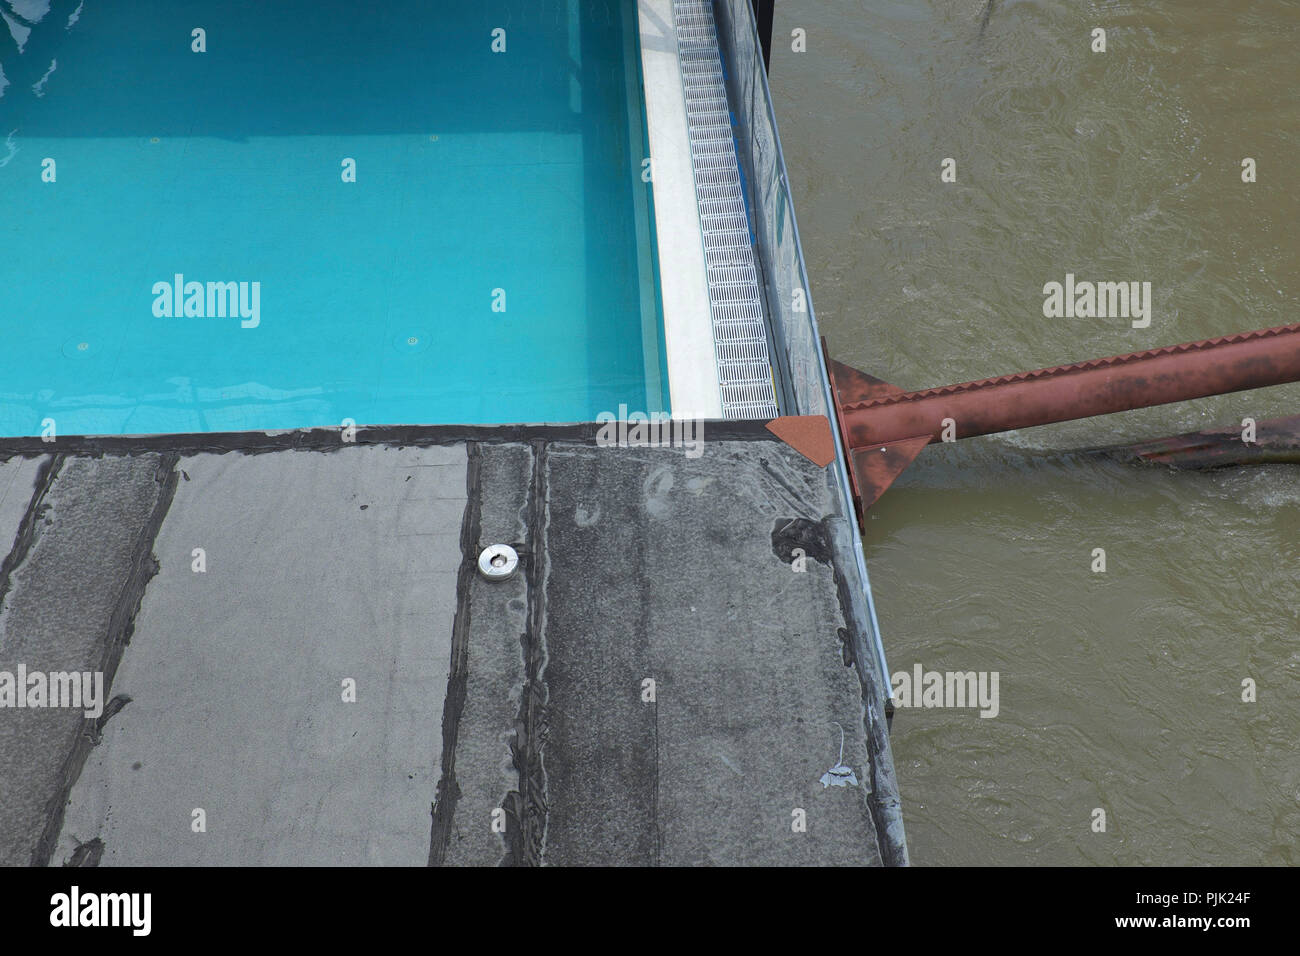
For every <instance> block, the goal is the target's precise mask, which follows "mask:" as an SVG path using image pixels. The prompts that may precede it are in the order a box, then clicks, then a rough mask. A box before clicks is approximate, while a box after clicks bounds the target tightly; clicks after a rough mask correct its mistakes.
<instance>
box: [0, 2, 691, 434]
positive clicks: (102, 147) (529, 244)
mask: <svg viewBox="0 0 1300 956" xmlns="http://www.w3.org/2000/svg"><path fill="white" fill-rule="evenodd" d="M7 2H8V3H12V2H13V0H7ZM13 6H14V9H15V10H16V11H17V13H18V14H19V15H20V16H19V17H12V16H6V18H5V20H6V25H7V26H8V29H5V28H4V27H0V66H2V67H3V69H4V72H5V79H4V80H0V435H9V436H13V435H35V434H41V433H42V431H43V430H46V431H48V430H50V429H51V427H52V428H53V429H54V430H55V431H56V433H57V434H60V435H63V434H152V433H169V432H203V431H243V430H262V429H284V428H301V427H314V426H338V425H340V424H341V423H344V422H345V421H347V420H350V421H352V422H355V423H357V424H363V425H364V424H419V423H448V424H450V423H474V424H479V423H481V424H493V423H502V422H543V421H552V422H564V421H590V420H594V419H595V417H596V416H597V415H598V414H599V413H600V412H602V411H613V410H616V409H618V407H619V405H626V406H628V407H629V408H631V409H640V410H645V411H648V412H652V411H660V410H667V408H668V397H667V393H668V390H667V387H666V382H665V375H664V372H663V368H664V365H663V357H662V356H663V348H662V322H661V320H660V317H659V316H660V306H659V302H658V299H659V294H658V284H657V281H656V276H655V268H656V267H655V260H654V252H653V249H654V246H653V242H652V235H651V230H652V226H651V215H650V212H649V186H648V185H647V184H646V183H644V182H643V181H642V177H641V160H642V157H643V156H644V155H645V146H644V141H645V136H644V128H643V102H642V94H641V84H640V79H639V60H638V56H637V46H636V43H637V40H636V24H635V22H634V21H635V4H632V3H625V2H620V0H526V2H524V0H512V2H507V0H465V2H455V3H450V2H449V3H437V4H430V3H428V2H416V0H395V2H388V3H384V4H381V5H375V6H374V7H370V6H367V5H364V4H342V3H337V2H324V3H322V2H320V0H313V2H306V0H279V2H276V3H266V2H264V0H230V2H224V3H221V4H211V3H196V2H190V0H185V2H178V0H137V2H135V3H133V4H131V5H130V6H129V7H126V8H122V7H113V6H111V5H108V4H100V3H97V2H94V0H85V2H84V3H80V4H79V3H78V2H76V0H72V2H66V0H52V2H51V0H24V2H18V3H14V4H13ZM0 10H9V6H7V5H6V3H0ZM43 10H48V12H47V13H44V14H43V15H42V11H43ZM37 16H39V19H33V18H34V17H37ZM20 17H22V18H25V21H26V22H24V19H20ZM196 30H201V31H202V33H201V34H196V33H195V32H194V31H196ZM24 31H26V32H24ZM200 40H201V41H202V43H201V44H200ZM200 45H202V46H203V47H204V49H203V51H202V52H196V50H195V47H197V46H200ZM19 47H21V48H22V52H21V53H18V49H19ZM51 66H52V69H51ZM47 74H48V75H47ZM50 179H52V180H53V181H47V180H50ZM51 422H52V425H51V424H46V423H51Z"/></svg>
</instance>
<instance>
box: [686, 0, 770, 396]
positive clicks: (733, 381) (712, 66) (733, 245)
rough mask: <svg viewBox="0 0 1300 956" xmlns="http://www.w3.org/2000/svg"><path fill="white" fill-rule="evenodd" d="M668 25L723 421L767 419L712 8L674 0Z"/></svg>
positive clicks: (764, 358) (758, 328)
mask: <svg viewBox="0 0 1300 956" xmlns="http://www.w3.org/2000/svg"><path fill="white" fill-rule="evenodd" d="M673 20H674V25H675V26H676V30H677V52H678V57H679V59H680V60H681V68H682V84H683V87H684V88H685V91H686V124H687V132H688V136H689V139H690V146H691V162H692V165H693V166H694V170H695V198H696V201H697V202H698V204H699V212H700V230H701V234H702V237H703V241H704V256H705V264H706V269H707V275H708V283H709V307H710V310H711V312H712V317H713V343H714V346H713V347H714V356H715V358H716V360H717V365H718V383H719V388H720V391H721V395H722V411H723V415H724V417H726V418H775V417H776V416H777V415H778V414H780V412H779V411H778V409H777V404H776V387H775V385H774V383H773V381H772V364H771V360H770V358H769V355H768V349H767V329H766V326H765V325H764V321H763V298H762V291H761V289H760V288H759V284H758V269H757V267H756V265H755V261H754V246H753V243H752V242H751V241H750V233H749V219H748V217H747V215H746V213H745V198H744V195H743V193H742V187H741V182H740V167H739V165H738V163H737V161H736V149H735V145H734V144H733V142H732V134H731V111H730V108H729V107H728V104H727V89H726V84H725V82H724V80H723V76H722V58H721V56H720V55H719V53H718V36H717V31H716V28H715V26H714V22H713V6H712V3H711V2H710V0H675V2H674V3H673Z"/></svg>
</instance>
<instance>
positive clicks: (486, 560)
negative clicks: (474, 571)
mask: <svg viewBox="0 0 1300 956" xmlns="http://www.w3.org/2000/svg"><path fill="white" fill-rule="evenodd" d="M518 567H519V555H518V554H517V553H516V552H515V549H514V548H512V547H510V545H508V544H494V545H491V546H490V547H487V548H484V549H483V553H482V554H480V555H479V556H478V573H479V574H481V575H483V577H485V578H487V579H488V580H489V581H504V580H505V579H506V578H508V577H510V576H511V575H513V574H514V573H515V571H516V569H518Z"/></svg>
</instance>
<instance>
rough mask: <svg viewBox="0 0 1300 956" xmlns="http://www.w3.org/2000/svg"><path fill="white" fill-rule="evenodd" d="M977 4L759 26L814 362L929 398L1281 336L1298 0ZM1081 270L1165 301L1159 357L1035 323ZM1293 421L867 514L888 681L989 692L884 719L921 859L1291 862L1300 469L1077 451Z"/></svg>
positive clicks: (915, 2)
mask: <svg viewBox="0 0 1300 956" xmlns="http://www.w3.org/2000/svg"><path fill="white" fill-rule="evenodd" d="M986 6H987V4H986V3H985V0H872V2H869V3H868V2H863V0H853V2H848V0H779V2H778V3H777V5H776V24H775V31H774V32H775V37H774V42H773V55H772V68H771V85H772V93H773V98H774V101H775V107H776V115H777V120H778V122H779V123H780V127H781V136H782V142H783V145H784V149H785V155H786V161H787V163H788V165H789V169H790V176H791V180H792V187H793V194H794V199H795V206H796V209H797V210H798V214H799V226H800V230H801V233H802V239H803V246H804V252H805V254H806V257H807V261H808V269H809V274H810V281H811V285H812V290H811V291H812V299H813V303H814V305H815V307H816V309H817V314H818V319H819V321H820V323H821V328H822V332H823V334H824V335H826V337H827V338H828V340H829V342H830V349H831V354H832V355H833V356H835V357H836V358H837V359H839V360H841V361H844V362H847V363H849V364H850V365H854V366H857V367H858V368H861V369H863V370H865V371H869V372H871V373H872V374H875V375H877V376H879V377H881V378H885V379H888V380H889V381H891V382H893V383H895V384H897V385H899V386H901V387H904V388H908V389H915V388H925V387H930V386H936V385H945V384H949V383H956V382H964V381H968V380H971V379H975V378H983V377H986V376H992V375H999V374H1004V373H1009V372H1016V371H1022V370H1028V369H1033V368H1039V367H1043V366H1047V365H1055V364H1060V363H1065V362H1071V361H1078V360H1082V359H1087V358H1094V357H1100V356H1106V355H1114V354H1118V353H1123V352H1130V351H1136V350H1139V349H1146V348H1152V347H1156V346H1161V345H1170V344H1174V343H1177V342H1183V341H1188V340H1192V339H1200V338H1206V337H1210V336H1215V335H1222V334H1227V333H1232V332H1239V331H1244V330H1248V329H1256V328H1267V327H1270V326H1278V325H1285V324H1289V323H1292V322H1297V321H1300V308H1297V305H1300V255H1298V253H1300V199H1298V198H1297V179H1296V172H1297V165H1296V159H1297V156H1300V96H1297V94H1296V79H1297V77H1298V76H1300V70H1298V64H1300V3H1296V2H1288V0H1237V2H1233V3H1191V2H1186V0H1142V2H1106V3H1102V2H1063V0H1051V2H1048V0H995V2H994V4H993V5H992V10H991V12H989V14H988V17H987V22H985V17H984V12H985V9H986ZM1095 27H1101V28H1103V29H1104V30H1105V31H1106V51H1105V52H1104V53H1102V52H1097V53H1095V52H1093V51H1092V49H1091V47H1092V45H1093V36H1092V31H1093V28H1095ZM796 29H801V30H803V31H805V36H806V50H804V51H802V52H796V51H795V50H793V49H792V43H793V39H792V31H794V30H796ZM1246 157H1250V158H1252V159H1254V160H1255V163H1256V176H1257V180H1256V181H1255V182H1253V183H1243V181H1242V160H1243V159H1244V158H1246ZM945 158H952V159H955V160H956V182H955V183H943V182H941V181H940V172H941V162H942V161H943V160H944V159H945ZM1066 273H1073V274H1074V275H1075V276H1076V277H1077V278H1078V279H1079V280H1081V281H1082V280H1090V281H1114V282H1119V281H1140V282H1150V283H1151V321H1150V326H1149V327H1148V328H1133V327H1132V325H1131V323H1130V321H1129V319H1127V318H1046V317H1044V310H1043V305H1044V293H1043V287H1044V285H1045V284H1046V283H1049V282H1062V283H1063V282H1064V281H1065V276H1066ZM1296 414H1300V385H1285V386H1279V387H1274V388H1268V389H1261V390H1258V391H1253V392H1241V393H1237V394H1234V395H1227V396H1219V397H1216V398H1210V399H1202V400H1199V401H1195V402H1188V403H1183V404H1177V405H1166V406H1162V407H1160V408H1154V409H1146V410H1140V411H1135V412H1128V413H1124V414H1121V415H1112V416H1107V417H1104V418H1094V419H1090V420H1086V421H1080V422H1073V423H1064V424H1060V425H1053V426H1047V427H1043V428H1035V429H1027V430H1024V431H1020V432H1013V433H1009V434H1005V435H998V436H990V437H986V438H976V439H971V440H968V441H962V442H957V443H954V444H947V445H941V446H932V447H930V448H928V449H926V450H925V452H923V453H922V455H921V457H920V458H919V459H918V461H917V462H916V463H915V464H914V465H913V466H912V467H911V469H909V470H908V471H907V472H906V473H905V474H904V475H903V476H902V478H901V479H900V480H899V481H898V483H897V484H895V486H894V487H893V488H892V489H891V490H890V491H889V492H888V493H887V494H886V495H885V497H884V498H883V499H881V501H880V502H879V503H878V504H877V505H876V506H875V507H874V508H873V509H872V510H871V512H870V515H869V520H868V523H867V535H866V538H865V545H866V553H867V561H868V566H869V569H870V571H871V576H872V585H873V589H874V592H875V598H876V603H877V610H878V613H879V617H880V624H881V630H882V633H883V637H884V642H885V649H886V653H887V654H888V657H889V666H890V670H891V672H895V673H896V672H899V671H907V672H909V673H911V672H912V670H913V668H914V666H915V665H916V664H918V663H919V664H921V665H922V666H923V667H924V669H925V670H927V671H928V670H935V671H941V672H943V671H982V672H989V673H990V674H992V673H994V672H996V673H997V674H998V677H999V685H998V698H999V699H998V704H999V707H998V712H997V715H996V716H995V717H991V718H987V719H986V718H981V717H980V715H979V711H978V710H977V709H970V708H966V709H956V708H910V709H900V710H899V712H898V714H897V716H896V717H895V720H894V727H893V738H892V739H893V746H894V756H895V760H896V762H897V767H898V776H899V784H900V788H901V791H902V797H903V810H904V819H905V821H906V826H907V834H908V843H909V847H910V851H911V855H912V861H913V863H915V864H918V865H926V864H990V863H991V864H1122V865H1134V864H1192V865H1224V864H1259V863H1266V864H1290V865H1294V864H1297V863H1300V850H1298V849H1297V841H1298V839H1300V740H1298V738H1300V466H1293V465H1272V466H1263V467H1256V468H1251V469H1236V470H1225V471H1217V472H1202V473H1197V472H1174V471H1172V470H1170V469H1167V468H1163V467H1151V466H1133V465H1123V464H1119V463H1117V462H1113V461H1108V460H1104V459H1101V458H1098V457H1096V456H1090V455H1086V454H1081V453H1079V451H1078V450H1079V449H1086V448H1091V447H1095V446H1099V445H1107V444H1114V443H1118V442H1126V441H1138V440H1142V439H1150V438H1160V437H1164V436H1167V435H1173V434H1177V433H1180V432H1186V431H1194V430H1199V429H1204V428H1211V427H1220V426H1230V425H1234V424H1237V425H1239V424H1240V423H1241V421H1242V420H1243V419H1244V418H1248V417H1249V418H1254V419H1256V420H1263V419H1268V418H1276V417H1280V416H1285V415H1296ZM1097 548H1101V549H1104V551H1105V555H1106V570H1105V571H1104V572H1095V571H1094V570H1093V569H1092V568H1093V564H1094V559H1093V554H1094V549H1097ZM1248 679H1249V680H1250V681H1253V682H1254V684H1255V686H1256V695H1255V696H1256V700H1255V701H1253V702H1250V701H1243V695H1244V694H1245V693H1246V692H1245V690H1244V689H1243V681H1246V680H1248ZM1097 810H1103V811H1104V812H1105V830H1104V832H1098V831H1097V824H1096V821H1097V820H1098V819H1099V817H1098V815H1097V813H1096V811H1097Z"/></svg>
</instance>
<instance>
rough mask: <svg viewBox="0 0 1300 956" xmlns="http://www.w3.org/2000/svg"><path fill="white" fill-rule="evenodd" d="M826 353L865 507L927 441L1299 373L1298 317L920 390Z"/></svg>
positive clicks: (1218, 391)
mask: <svg viewBox="0 0 1300 956" xmlns="http://www.w3.org/2000/svg"><path fill="white" fill-rule="evenodd" d="M824 348H825V343H824V342H823V349H824ZM826 359H827V369H828V371H829V373H830V377H831V384H832V387H833V389H834V393H835V400H836V406H837V408H836V411H837V413H838V424H839V428H840V437H841V440H842V442H843V444H844V446H845V448H846V449H847V450H848V452H849V458H850V465H851V468H850V472H851V477H852V482H853V490H854V493H855V495H856V496H857V497H858V499H859V509H860V511H864V510H865V509H866V508H869V507H870V506H871V504H872V503H873V502H874V501H875V500H876V499H877V498H879V497H880V496H881V495H882V494H884V492H885V490H886V489H887V488H888V487H889V485H890V484H891V483H892V482H893V481H894V479H895V478H897V477H898V475H899V474H901V473H902V471H903V469H905V468H906V467H907V466H908V465H909V464H911V462H912V461H913V460H914V459H915V458H916V456H917V455H918V454H920V452H921V450H922V449H923V448H924V447H925V446H926V445H928V444H929V443H930V442H931V441H936V440H939V441H942V440H945V439H947V440H954V439H959V438H971V437H974V436H976V435H989V434H993V433H994V432H1005V431H1012V430H1014V429H1017V428H1032V427H1034V426H1036V425H1049V424H1051V423H1053V422H1064V421H1072V420H1074V419H1076V418H1090V417H1092V416H1094V415H1110V414H1113V413H1115V412H1123V411H1128V410H1130V409H1134V408H1146V407H1148V406H1151V405H1166V404H1168V403H1170V402H1182V401H1187V400H1189V399H1193V398H1204V397H1206V396H1208V395H1222V394H1224V393H1226V392H1238V391H1242V390H1244V389H1250V388H1263V387H1264V386H1268V385H1281V384H1285V383H1287V382H1296V381H1300V324H1297V325H1284V326H1281V327H1279V328H1275V329H1263V330H1261V331H1257V332H1242V333H1239V334H1237V335H1226V336H1223V337H1221V338H1215V339H1205V340H1203V341H1200V342H1186V343H1183V344H1181V345H1169V346H1165V347H1164V348H1158V349H1150V350H1149V351H1146V352H1135V353H1133V354H1130V355H1116V356H1112V357H1110V358H1103V359H1093V360H1092V361H1089V362H1077V363H1075V364H1073V365H1058V366H1054V367H1052V368H1042V369H1037V370H1036V371H1033V372H1021V373H1020V374H1018V375H1003V376H1001V377H999V378H986V379H981V380H979V381H975V382H965V383H963V384H961V385H946V386H944V387H942V388H928V389H924V390H922V391H917V392H905V391H903V390H902V389H901V388H898V387H897V386H895V385H891V384H889V383H888V382H885V381H882V380H880V379H878V378H874V377H873V376H871V375H868V374H866V373H865V372H861V371H859V370H858V369H855V368H852V367H850V366H848V365H844V364H842V363H840V362H836V361H834V360H832V359H831V358H830V356H827V357H826Z"/></svg>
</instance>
